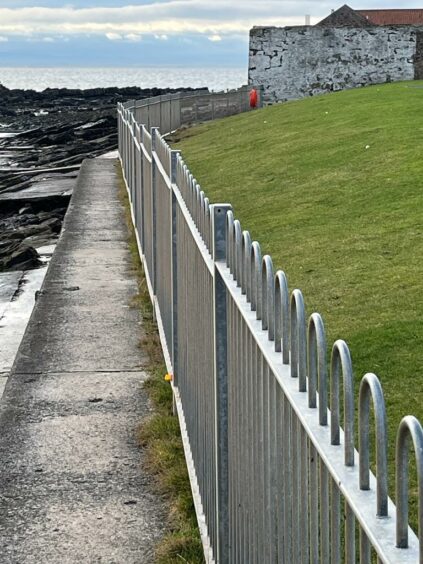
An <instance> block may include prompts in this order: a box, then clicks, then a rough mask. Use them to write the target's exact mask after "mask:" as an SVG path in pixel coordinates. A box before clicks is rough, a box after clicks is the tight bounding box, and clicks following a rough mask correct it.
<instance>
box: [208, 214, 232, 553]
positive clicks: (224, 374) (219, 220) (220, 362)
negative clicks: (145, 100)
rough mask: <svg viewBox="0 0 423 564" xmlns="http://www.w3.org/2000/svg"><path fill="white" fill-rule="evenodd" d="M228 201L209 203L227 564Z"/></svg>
mask: <svg viewBox="0 0 423 564" xmlns="http://www.w3.org/2000/svg"><path fill="white" fill-rule="evenodd" d="M231 210H232V207H231V206H230V205H228V204H221V205H219V204H215V205H212V206H210V217H211V221H212V237H213V241H212V245H213V261H214V276H213V333H214V390H215V431H216V432H215V436H216V445H215V447H216V448H215V452H216V467H215V471H216V518H217V538H218V541H217V554H216V555H215V556H216V562H217V563H218V564H228V563H229V513H228V509H229V508H228V494H229V482H228V480H229V474H228V366H227V337H228V336H227V311H226V286H225V282H224V281H223V279H222V277H221V275H220V273H219V271H218V269H217V266H216V262H221V263H223V264H226V215H227V213H228V211H231Z"/></svg>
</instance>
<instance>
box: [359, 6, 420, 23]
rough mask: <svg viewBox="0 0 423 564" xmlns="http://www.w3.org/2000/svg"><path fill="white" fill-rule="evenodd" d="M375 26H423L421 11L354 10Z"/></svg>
mask: <svg viewBox="0 0 423 564" xmlns="http://www.w3.org/2000/svg"><path fill="white" fill-rule="evenodd" d="M356 12H358V13H359V14H361V15H362V16H364V17H365V18H367V19H368V20H369V21H370V22H372V23H373V24H375V25H423V9H415V10H356Z"/></svg>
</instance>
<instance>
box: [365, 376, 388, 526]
mask: <svg viewBox="0 0 423 564" xmlns="http://www.w3.org/2000/svg"><path fill="white" fill-rule="evenodd" d="M370 398H372V400H373V409H374V414H375V423H376V441H375V444H376V478H377V488H376V498H377V502H376V503H377V515H378V516H379V517H387V515H388V460H387V448H388V437H387V428H386V410H385V400H384V397H383V391H382V386H381V385H380V382H379V379H378V377H377V376H376V375H375V374H371V373H369V374H366V375H365V376H364V377H363V379H362V380H361V384H360V394H359V406H358V411H359V451H360V489H361V490H368V489H369V488H370V477H369V476H370V462H369V430H370V428H369V416H370Z"/></svg>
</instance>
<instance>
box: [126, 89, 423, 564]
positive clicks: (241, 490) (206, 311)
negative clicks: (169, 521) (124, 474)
mask: <svg viewBox="0 0 423 564" xmlns="http://www.w3.org/2000/svg"><path fill="white" fill-rule="evenodd" d="M201 96H202V95H201ZM201 96H193V98H194V99H195V100H196V101H197V102H198V101H199V100H201ZM206 96H207V95H206ZM243 96H244V99H243V100H242V103H240V104H239V105H238V109H239V111H241V110H242V109H246V108H247V107H248V91H247V89H245V90H244V92H243ZM162 98H163V97H161V99H160V100H154V101H150V102H149V105H148V106H147V105H143V106H138V107H137V103H135V102H134V103H131V104H129V105H128V106H126V107H125V106H124V105H119V107H118V118H119V119H118V124H119V154H120V158H121V162H122V168H123V173H124V177H125V181H126V185H127V189H128V193H129V196H130V201H131V211H132V217H133V222H134V226H135V229H136V236H137V241H138V245H139V252H140V256H141V259H142V262H143V265H144V270H145V275H146V279H147V284H148V287H149V292H150V296H151V299H152V302H153V304H154V310H155V315H156V319H157V324H158V328H159V333H160V338H161V342H162V346H163V351H164V356H165V360H166V364H167V369H168V371H169V373H171V374H172V375H173V381H172V388H173V392H174V398H175V404H176V410H177V414H178V417H179V421H180V424H181V432H182V438H183V443H184V450H185V455H186V459H187V466H188V471H189V475H190V481H191V486H192V490H193V495H194V503H195V508H196V512H197V518H198V523H199V528H200V533H201V537H202V540H203V545H204V552H205V558H206V561H207V562H219V563H221V564H228V563H231V564H232V563H240V564H245V563H249V562H252V563H257V564H258V563H267V562H269V563H270V562H271V563H273V562H278V563H282V562H283V563H295V564H296V563H308V562H310V563H317V562H322V563H329V562H330V563H341V562H347V563H349V564H353V563H355V562H358V561H359V562H361V563H363V564H366V563H370V562H372V561H373V560H374V559H375V558H376V559H377V560H378V562H384V563H392V564H394V563H395V564H399V563H411V562H413V563H418V562H420V563H422V562H423V543H422V533H423V531H422V526H423V499H422V498H423V431H422V427H421V425H420V423H419V422H418V421H417V419H415V418H414V417H411V416H408V417H404V419H403V420H402V421H401V424H400V427H399V431H398V435H397V438H396V453H397V454H396V461H395V482H396V502H397V505H396V506H395V505H394V503H393V501H392V500H391V499H390V498H389V497H388V460H387V442H388V435H387V417H386V409H385V402H384V397H383V391H382V388H381V385H380V382H379V380H378V378H377V376H375V375H374V374H372V373H368V374H366V375H365V376H364V377H363V378H362V380H361V385H360V391H359V397H358V398H357V399H356V397H355V395H354V379H353V367H352V362H351V356H350V353H349V349H348V346H347V344H346V343H345V342H344V341H342V340H338V341H336V342H335V343H334V344H333V346H332V349H331V354H330V358H329V359H328V358H327V342H326V333H325V328H324V323H323V320H322V318H321V316H320V315H319V314H318V313H312V314H311V315H310V316H308V317H307V315H306V308H305V303H304V299H303V295H302V293H301V291H300V290H298V289H294V290H293V291H291V292H289V290H288V281H287V277H286V275H285V273H284V272H283V271H281V270H279V271H277V272H275V271H274V267H273V263H272V259H271V257H270V256H268V255H265V256H262V252H261V247H260V244H259V243H258V242H257V241H252V239H251V236H250V234H249V232H248V231H245V230H243V229H242V227H241V224H240V222H239V221H238V220H237V219H235V217H234V215H233V212H232V209H231V206H230V205H229V204H214V205H212V204H211V203H210V202H209V199H208V198H207V197H206V195H205V194H204V192H203V191H202V190H201V187H200V186H199V184H198V182H197V181H196V179H195V178H194V176H193V175H192V173H191V172H190V171H189V169H188V167H187V166H186V164H185V163H184V161H183V158H182V156H181V155H180V153H179V152H178V151H174V150H171V148H170V147H169V146H168V144H167V143H166V141H165V139H164V138H163V137H162V136H161V134H160V132H159V130H158V129H157V127H152V128H151V129H149V126H146V125H145V124H140V122H139V119H138V118H137V116H140V115H142V114H140V113H139V108H140V107H143V108H147V107H148V108H149V110H148V112H149V114H148V115H149V116H150V118H149V119H153V118H151V116H154V115H156V116H157V115H159V114H160V115H161V116H166V117H165V118H163V117H162V118H160V120H159V123H160V124H161V126H162V127H164V130H165V131H170V130H171V129H172V128H173V127H174V126H175V124H176V123H179V125H180V124H181V123H180V121H181V119H182V118H180V119H177V120H173V121H172V118H171V117H170V116H171V115H173V114H172V111H171V112H170V113H169V112H168V111H167V110H163V108H162V110H161V111H160V112H159V113H157V114H154V111H155V110H152V106H153V105H156V106H161V105H162V104H166V103H169V102H171V100H169V99H166V100H163V99H162ZM189 99H190V96H186V98H184V97H181V98H179V99H178V104H179V103H180V102H181V101H182V100H189ZM175 100H176V98H175ZM209 103H210V100H209ZM175 107H179V106H174V108H175ZM197 110H198V108H197ZM137 112H138V114H137ZM145 115H147V113H145V114H144V116H145ZM179 115H180V116H182V113H180V114H179ZM190 116H191V117H192V112H191V114H190ZM148 123H150V122H148ZM169 124H170V125H169ZM357 406H358V419H357V421H358V428H356V427H357V423H356V412H357ZM371 420H372V421H374V425H373V426H372V427H371V426H370V421H371ZM371 428H372V429H373V428H374V433H375V438H374V440H373V441H371V440H370V429H371ZM372 432H373V431H372ZM391 440H393V439H392V438H391ZM371 443H372V444H374V445H375V447H374V449H375V452H372V451H371V448H370V444H371ZM356 445H358V450H356ZM410 445H411V450H412V451H413V453H414V454H413V456H414V458H415V462H416V468H417V497H418V499H417V506H418V510H417V512H418V516H417V521H418V535H417V534H416V533H415V532H414V531H413V530H412V529H411V528H410V526H409V523H408V506H409V491H408V490H409V486H408V478H409V476H408V471H409V449H410ZM373 458H374V459H375V461H376V475H374V474H373V473H372V472H371V470H370V460H372V459H373Z"/></svg>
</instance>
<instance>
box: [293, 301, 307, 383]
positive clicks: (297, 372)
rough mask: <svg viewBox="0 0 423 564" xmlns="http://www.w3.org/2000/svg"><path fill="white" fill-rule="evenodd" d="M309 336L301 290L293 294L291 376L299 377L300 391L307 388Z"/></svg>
mask: <svg viewBox="0 0 423 564" xmlns="http://www.w3.org/2000/svg"><path fill="white" fill-rule="evenodd" d="M306 371H307V336H306V314H305V306H304V298H303V295H302V293H301V291H300V290H294V291H293V292H292V294H291V377H292V378H297V377H298V389H299V391H300V392H305V391H306V390H307V380H306Z"/></svg>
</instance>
